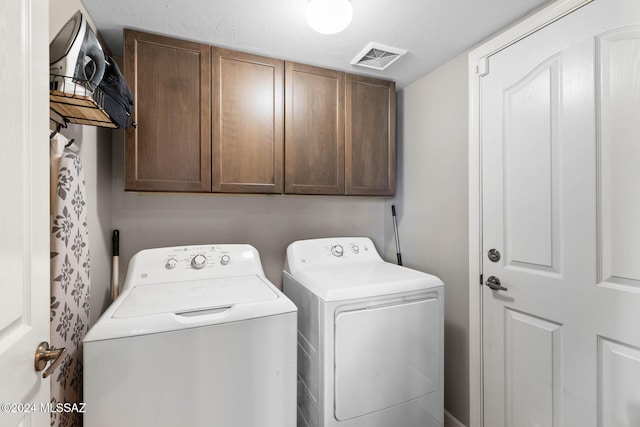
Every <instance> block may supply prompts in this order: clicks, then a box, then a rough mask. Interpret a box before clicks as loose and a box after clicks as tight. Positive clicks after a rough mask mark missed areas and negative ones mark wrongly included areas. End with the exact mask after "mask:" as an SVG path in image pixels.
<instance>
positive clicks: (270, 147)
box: [211, 48, 284, 193]
mask: <svg viewBox="0 0 640 427" xmlns="http://www.w3.org/2000/svg"><path fill="white" fill-rule="evenodd" d="M212 56H213V141H212V144H213V150H212V161H211V164H212V174H213V181H212V186H213V191H221V192H229V193H281V192H282V182H283V172H282V170H283V169H282V168H283V165H282V164H283V157H284V153H283V141H284V118H283V114H284V101H283V97H284V88H283V85H284V62H283V61H281V60H278V59H271V58H265V57H261V56H256V55H249V54H246V53H241V52H235V51H231V50H227V49H221V48H213V55H212Z"/></svg>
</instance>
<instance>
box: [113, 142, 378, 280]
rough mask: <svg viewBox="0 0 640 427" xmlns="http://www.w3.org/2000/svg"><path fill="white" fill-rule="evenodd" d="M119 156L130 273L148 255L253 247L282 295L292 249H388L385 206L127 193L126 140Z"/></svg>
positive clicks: (121, 225) (328, 199) (119, 197)
mask: <svg viewBox="0 0 640 427" xmlns="http://www.w3.org/2000/svg"><path fill="white" fill-rule="evenodd" d="M113 150H114V151H113V158H114V161H113V198H112V201H113V225H114V228H118V229H119V230H120V245H121V246H120V250H121V252H120V255H121V256H120V259H121V265H122V270H125V269H126V265H127V263H128V261H129V259H130V258H131V256H133V255H134V254H135V253H136V252H137V251H139V250H141V249H144V248H150V247H163V246H178V245H194V244H203V243H216V244H219V243H249V244H251V245H253V246H255V247H256V249H258V252H259V253H260V257H261V259H262V264H263V267H264V270H265V274H266V276H267V278H269V279H270V280H271V281H272V282H273V283H274V284H275V285H276V286H278V287H280V286H281V279H282V267H283V265H284V258H285V253H286V249H287V246H288V245H289V243H291V242H293V241H295V240H301V239H310V238H316V237H331V236H367V237H370V238H371V239H372V240H373V241H374V243H375V244H376V246H377V247H378V248H379V249H380V250H382V248H383V238H384V220H385V216H384V209H385V201H386V200H387V199H385V198H380V197H378V198H375V197H338V196H293V195H226V194H153V193H146V194H145V193H126V192H125V191H124V171H123V167H124V142H123V138H122V137H121V135H120V132H115V133H114V140H113ZM121 283H122V282H121Z"/></svg>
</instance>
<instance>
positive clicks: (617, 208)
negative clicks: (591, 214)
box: [596, 26, 640, 289]
mask: <svg viewBox="0 0 640 427" xmlns="http://www.w3.org/2000/svg"><path fill="white" fill-rule="evenodd" d="M597 43H598V45H597V46H598V51H599V54H600V55H599V57H598V61H597V63H596V67H597V68H596V69H597V70H598V74H599V78H600V81H599V86H600V102H601V109H600V111H601V115H600V126H599V129H600V138H599V142H600V143H599V158H598V164H599V165H600V170H599V174H598V178H599V179H598V190H599V193H598V205H599V206H598V208H599V212H600V217H599V230H600V242H601V246H600V248H599V249H600V250H599V258H600V259H599V262H600V266H601V276H600V278H599V279H600V280H599V281H600V282H604V283H606V284H613V285H623V286H624V287H631V288H635V289H638V288H639V287H640V262H638V257H637V254H638V253H640V240H639V239H636V240H632V239H629V235H633V236H640V221H638V218H640V197H638V194H640V167H638V159H640V144H638V141H640V121H639V120H638V117H637V113H636V111H637V109H638V105H639V103H640V79H639V78H638V75H637V74H635V73H629V72H628V70H633V69H637V65H635V67H634V64H638V61H640V26H637V27H631V28H622V29H619V30H614V31H611V32H608V33H606V34H604V35H602V36H600V37H598V38H597Z"/></svg>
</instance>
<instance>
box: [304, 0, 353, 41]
mask: <svg viewBox="0 0 640 427" xmlns="http://www.w3.org/2000/svg"><path fill="white" fill-rule="evenodd" d="M351 18H353V7H352V6H351V2H350V1H349V0H311V1H310V2H309V5H308V6H307V22H308V23H309V26H310V27H311V28H313V29H314V30H316V31H317V32H319V33H322V34H336V33H339V32H340V31H342V30H344V29H345V28H347V26H349V24H350V23H351Z"/></svg>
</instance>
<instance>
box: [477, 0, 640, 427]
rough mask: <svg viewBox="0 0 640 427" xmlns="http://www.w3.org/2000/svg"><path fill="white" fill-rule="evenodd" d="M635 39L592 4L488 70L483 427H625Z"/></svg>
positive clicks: (638, 344) (636, 340)
mask: <svg viewBox="0 0 640 427" xmlns="http://www.w3.org/2000/svg"><path fill="white" fill-rule="evenodd" d="M639 30H640V5H638V3H637V1H635V0H614V1H605V0H594V2H592V3H590V4H588V5H586V6H584V7H582V8H580V9H578V10H577V11H575V12H573V13H571V14H569V15H567V16H566V17H564V18H562V19H560V20H559V21H556V22H554V23H553V24H551V25H549V26H547V27H545V28H543V29H541V30H539V31H537V32H535V33H533V34H532V35H530V36H528V37H526V38H524V39H522V40H521V41H519V42H517V43H515V44H514V45H511V46H510V47H508V48H506V49H504V50H502V51H500V52H498V53H496V54H494V55H493V56H491V57H490V59H489V64H488V65H489V66H488V70H489V72H488V74H486V75H485V76H483V78H482V81H481V85H482V87H481V109H482V114H481V116H482V119H481V126H482V129H481V139H482V159H483V163H482V169H483V190H482V191H483V196H482V197H483V202H482V218H483V219H482V220H483V275H484V278H485V280H486V279H487V278H488V277H489V276H495V277H497V278H499V279H500V281H501V285H502V286H503V287H504V288H506V290H497V291H496V290H492V289H490V288H489V287H488V286H483V291H482V292H483V294H482V300H483V346H484V354H483V358H484V372H483V376H484V387H485V388H484V405H485V406H484V415H485V419H484V425H485V426H487V427H489V426H490V427H504V426H510V427H527V426H545V427H546V426H549V427H551V426H581V427H595V426H599V427H600V426H604V425H611V426H613V425H616V426H631V425H635V424H637V418H636V417H637V416H638V415H637V414H638V408H639V407H640V396H639V394H638V388H637V387H636V386H635V384H639V383H640V371H639V370H638V366H639V365H638V363H637V361H638V349H639V348H640V333H638V329H637V325H638V324H640V310H638V307H640V292H638V286H637V285H638V284H640V282H639V279H640V267H639V264H638V259H640V243H639V242H640V172H638V170H640V169H639V168H638V166H637V165H638V164H640V148H639V147H640V145H639V144H638V140H640V125H638V123H640V120H639V119H640V116H638V107H637V106H638V105H639V104H640V84H639V83H638V81H639V80H638V78H637V76H638V75H640V42H639V40H640V38H639V34H640V33H639ZM492 248H495V249H498V250H499V251H500V252H501V253H502V254H503V258H502V259H501V260H499V261H498V262H492V261H490V260H489V259H488V257H487V252H488V251H489V249H492ZM634 423H635V424H634Z"/></svg>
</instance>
